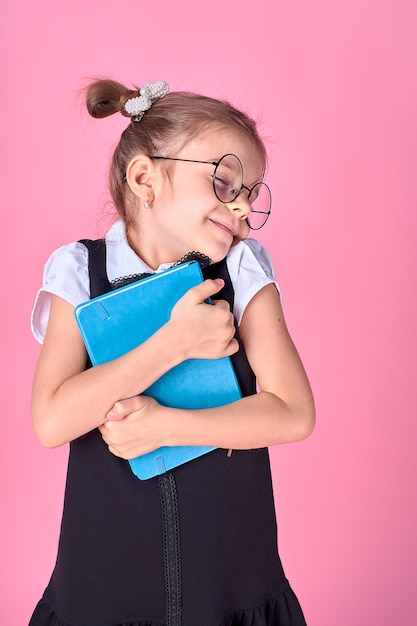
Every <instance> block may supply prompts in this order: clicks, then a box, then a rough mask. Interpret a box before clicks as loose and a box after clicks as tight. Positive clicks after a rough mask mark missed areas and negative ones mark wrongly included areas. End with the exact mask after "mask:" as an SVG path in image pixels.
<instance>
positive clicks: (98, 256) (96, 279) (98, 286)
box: [79, 239, 112, 298]
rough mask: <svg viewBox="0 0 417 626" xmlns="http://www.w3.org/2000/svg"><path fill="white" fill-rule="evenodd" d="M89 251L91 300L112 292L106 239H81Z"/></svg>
mask: <svg viewBox="0 0 417 626" xmlns="http://www.w3.org/2000/svg"><path fill="white" fill-rule="evenodd" d="M79 241H80V243H82V244H84V245H85V247H86V248H87V250H88V275H89V278H90V298H95V297H96V296H101V295H102V294H104V293H107V292H108V291H111V288H112V287H111V283H110V281H109V279H108V277H107V271H106V241H105V240H104V239H80V240H79Z"/></svg>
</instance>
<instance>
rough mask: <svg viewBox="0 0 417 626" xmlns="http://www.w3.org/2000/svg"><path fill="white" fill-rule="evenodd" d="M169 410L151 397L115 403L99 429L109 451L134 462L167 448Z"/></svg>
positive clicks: (140, 397) (135, 397)
mask: <svg viewBox="0 0 417 626" xmlns="http://www.w3.org/2000/svg"><path fill="white" fill-rule="evenodd" d="M168 412H169V409H167V408H166V407H164V406H162V405H160V404H159V403H158V402H157V401H156V400H154V399H153V398H150V397H148V396H134V397H133V398H128V399H126V400H120V401H119V402H116V404H115V405H114V406H113V408H112V409H111V410H110V411H109V412H108V413H107V415H106V421H105V422H104V424H102V425H101V426H99V430H100V432H101V436H102V437H103V440H104V441H105V443H106V444H107V446H108V448H109V451H110V452H111V453H112V454H114V455H115V456H118V457H120V458H122V459H126V460H128V459H134V458H135V457H137V456H141V455H143V454H146V453H147V452H150V451H151V450H156V449H157V448H159V447H161V446H163V445H168V444H167V440H166V426H167V425H168V421H167V417H168Z"/></svg>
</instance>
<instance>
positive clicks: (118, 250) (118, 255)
mask: <svg viewBox="0 0 417 626" xmlns="http://www.w3.org/2000/svg"><path fill="white" fill-rule="evenodd" d="M105 239H106V246H107V275H108V278H109V280H110V281H113V280H115V279H116V278H120V277H122V276H128V275H130V274H141V273H142V272H152V271H153V270H152V269H151V268H150V267H149V266H148V265H146V263H144V261H142V259H141V258H140V257H138V256H137V254H136V253H135V252H134V251H133V250H132V248H131V247H130V246H129V244H128V243H127V240H126V232H125V224H124V222H123V221H122V220H119V221H118V222H116V223H115V224H114V225H113V226H112V227H111V228H110V230H109V231H108V233H107V235H106V238H105ZM226 261H227V268H228V270H229V274H230V278H231V281H232V285H233V289H234V292H235V300H234V310H233V313H234V316H235V318H236V320H237V323H238V324H240V322H241V319H242V315H243V312H244V310H245V308H246V306H247V304H248V302H250V300H251V299H252V298H253V296H254V295H255V294H256V293H257V292H258V291H259V290H260V289H262V287H264V286H265V285H268V284H270V283H273V284H275V285H276V287H277V289H278V284H277V282H276V280H275V277H274V271H273V268H272V263H271V259H270V257H269V254H268V252H267V251H266V249H265V248H263V247H262V246H261V244H259V243H258V242H257V241H255V239H245V240H244V241H241V242H240V243H238V244H237V245H236V246H233V247H232V248H231V249H230V251H229V253H228V255H227V259H226ZM171 265H172V263H165V264H162V265H160V266H159V267H158V269H157V270H156V271H157V272H160V271H162V270H164V269H167V268H168V267H170V266H171ZM52 294H55V295H57V296H60V297H61V298H63V299H64V300H66V301H67V302H69V303H70V304H72V305H73V306H74V307H75V306H77V305H78V304H81V303H82V302H85V301H86V300H89V299H90V279H89V275H88V250H87V248H86V247H85V246H84V245H83V244H82V243H79V242H73V243H69V244H67V245H64V246H62V247H60V248H58V249H57V250H55V252H53V253H52V254H51V256H50V257H49V259H48V261H47V262H46V264H45V268H44V273H43V283H42V287H41V289H40V290H39V292H38V294H37V296H36V300H35V305H34V308H33V311H32V318H31V325H32V332H33V334H34V336H35V338H36V339H37V340H38V341H39V342H40V343H42V342H43V340H44V337H45V331H46V327H47V325H48V319H49V311H50V305H51V295H52Z"/></svg>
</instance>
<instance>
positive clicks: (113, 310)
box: [75, 262, 241, 480]
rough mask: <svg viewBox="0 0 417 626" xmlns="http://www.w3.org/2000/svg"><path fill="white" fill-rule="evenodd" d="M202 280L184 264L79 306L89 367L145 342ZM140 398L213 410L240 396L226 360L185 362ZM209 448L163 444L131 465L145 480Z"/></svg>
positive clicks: (195, 267)
mask: <svg viewBox="0 0 417 626" xmlns="http://www.w3.org/2000/svg"><path fill="white" fill-rule="evenodd" d="M202 281H203V276H202V272H201V269H200V266H199V264H198V263H196V262H190V263H183V264H181V265H177V266H174V267H172V268H170V269H167V270H164V271H162V272H158V273H156V274H153V275H152V276H149V277H146V278H144V279H142V280H139V281H137V282H135V283H132V284H130V285H126V286H125V287H120V288H119V289H115V290H114V291H110V292H108V293H106V294H103V295H102V296H98V297H97V298H93V299H92V300H88V301H87V302H85V303H82V304H80V305H78V306H77V307H76V308H75V317H76V320H77V323H78V326H79V328H80V331H81V334H82V337H83V340H84V343H85V345H86V348H87V352H88V354H89V357H90V359H91V362H92V364H93V365H98V364H100V363H106V362H107V361H111V360H113V359H115V358H117V357H119V356H121V355H123V354H125V353H126V352H128V351H130V350H132V349H133V348H135V347H137V346H138V345H140V344H141V343H143V342H144V341H146V340H147V339H148V338H149V337H150V336H151V335H153V334H154V333H155V332H156V331H157V330H158V329H159V328H161V326H163V325H164V324H165V323H166V322H168V321H169V318H170V315H171V311H172V309H173V307H174V306H175V304H176V303H177V302H178V300H179V299H180V298H181V297H182V296H183V295H184V294H185V293H186V292H187V291H188V290H189V289H191V287H194V286H196V285H198V284H199V283H200V282H202ZM143 394H144V395H149V396H151V397H153V398H155V399H156V400H157V401H158V402H159V403H160V404H163V405H164V406H171V407H174V408H182V409H204V408H212V407H216V406H222V405H225V404H229V403H230V402H234V401H235V400H238V399H239V398H241V391H240V388H239V384H238V382H237V378H236V374H235V371H234V369H233V366H232V363H231V360H230V358H229V357H223V358H221V359H189V360H187V361H183V362H182V363H180V364H179V365H177V366H176V367H174V368H172V369H171V370H169V371H168V372H166V374H164V375H163V376H162V377H161V378H159V379H158V380H157V381H155V382H154V383H153V384H152V385H151V386H150V387H149V388H148V389H146V391H144V392H143ZM213 449H214V448H212V447H206V446H177V447H169V446H166V447H163V448H159V449H158V450H154V451H152V452H149V453H148V454H145V455H143V456H140V457H137V458H136V459H131V460H130V461H129V463H130V466H131V468H132V471H133V472H134V474H135V475H136V476H138V478H140V479H142V480H145V479H148V478H152V477H153V476H156V475H158V474H162V473H163V472H165V471H168V470H170V469H173V468H174V467H177V466H178V465H181V464H183V463H186V462H188V461H191V460H192V459H195V458H197V457H199V456H201V455H202V454H206V453H208V452H210V451H212V450H213Z"/></svg>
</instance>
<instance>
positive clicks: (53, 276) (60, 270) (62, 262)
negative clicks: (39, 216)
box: [31, 241, 90, 342]
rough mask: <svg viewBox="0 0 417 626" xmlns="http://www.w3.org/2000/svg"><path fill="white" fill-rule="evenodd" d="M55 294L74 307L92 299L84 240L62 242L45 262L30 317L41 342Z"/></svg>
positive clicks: (36, 335)
mask: <svg viewBox="0 0 417 626" xmlns="http://www.w3.org/2000/svg"><path fill="white" fill-rule="evenodd" d="M52 295H56V296H59V297H60V298H62V299H63V300H66V301H67V302H69V303H70V304H72V305H73V306H74V307H75V306H77V304H80V303H81V302H85V301H86V300H88V299H89V297H90V280H89V275H88V250H87V248H86V247H85V246H84V244H82V243H80V242H78V241H75V242H72V243H68V244H66V245H64V246H61V247H60V248H58V249H57V250H55V251H54V252H53V253H52V254H51V255H50V257H49V258H48V260H47V261H46V263H45V266H44V271H43V279H42V286H41V288H40V289H39V291H38V293H37V296H36V299H35V304H34V307H33V311H32V317H31V324H32V331H33V334H34V335H35V337H36V339H37V340H38V341H40V342H42V341H43V338H44V336H45V331H46V326H47V324H48V320H49V311H50V304H51V296H52Z"/></svg>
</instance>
